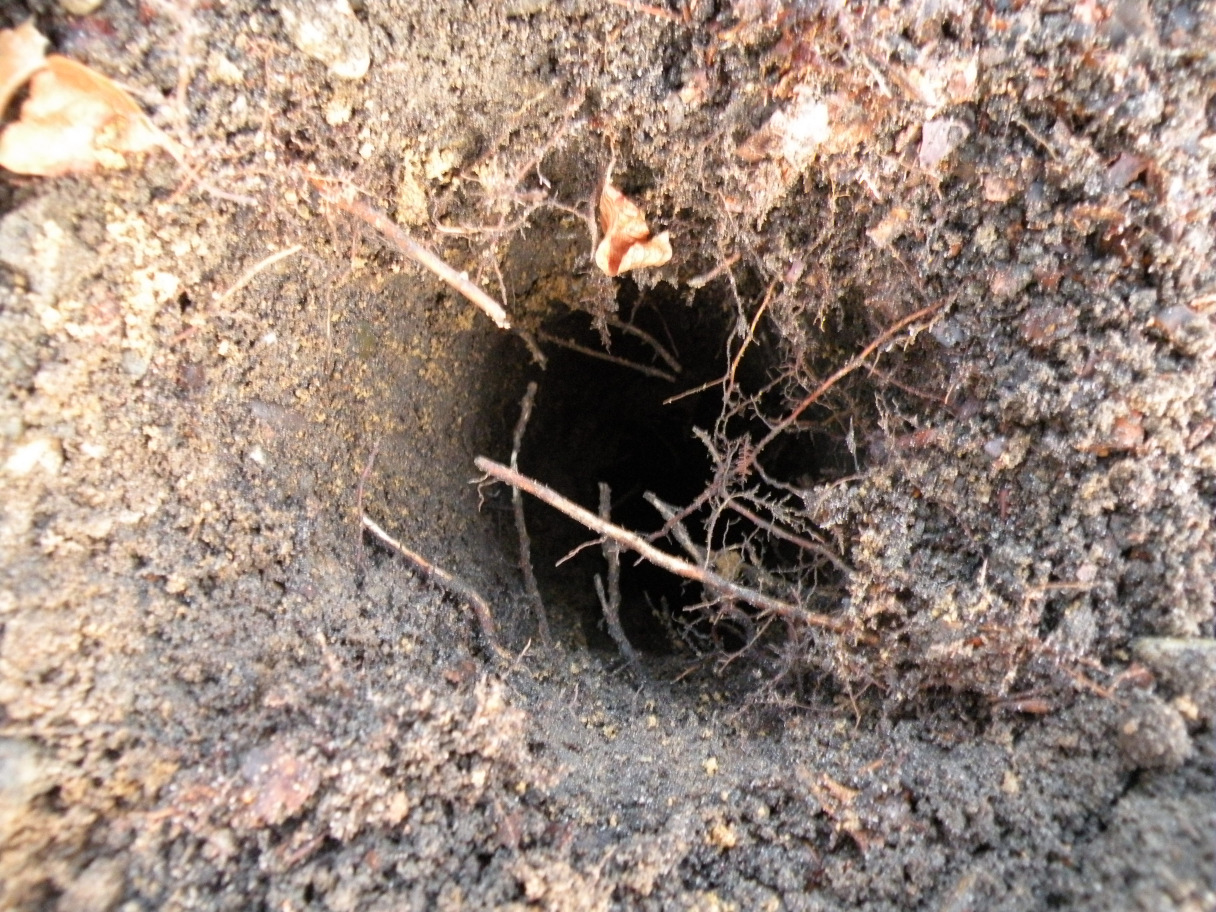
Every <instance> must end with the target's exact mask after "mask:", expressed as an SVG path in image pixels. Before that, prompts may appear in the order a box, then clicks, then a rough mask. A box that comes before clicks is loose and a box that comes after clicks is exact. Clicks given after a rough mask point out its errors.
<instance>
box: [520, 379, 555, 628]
mask: <svg viewBox="0 0 1216 912" xmlns="http://www.w3.org/2000/svg"><path fill="white" fill-rule="evenodd" d="M535 400H536V383H535V381H533V382H532V383H529V384H528V390H527V392H525V393H524V398H523V400H522V401H521V402H520V403H519V420H518V421H517V422H516V423H515V436H514V439H513V441H512V448H511V468H513V469H515V470H516V471H518V470H519V449H520V447H521V446H522V445H523V442H524V431H525V430H527V427H528V419H529V418H531V417H532V403H533V402H534V401H535ZM511 506H512V507H514V509H515V531H516V532H517V533H518V534H519V570H520V572H521V573H522V574H523V576H524V590H525V591H526V592H527V593H528V600H529V601H530V602H531V603H532V608H533V610H535V612H536V624H537V626H538V627H539V629H540V638H541V641H542V642H543V643H544V644H545V645H546V646H552V645H553V636H552V635H551V634H550V632H549V615H548V614H547V613H546V612H545V603H544V600H543V599H542V598H541V596H540V586H538V585H537V583H536V574H535V573H534V572H533V570H532V540H531V539H530V538H529V537H528V526H527V524H526V523H525V522H524V496H523V494H521V493H520V491H519V488H512V489H511Z"/></svg>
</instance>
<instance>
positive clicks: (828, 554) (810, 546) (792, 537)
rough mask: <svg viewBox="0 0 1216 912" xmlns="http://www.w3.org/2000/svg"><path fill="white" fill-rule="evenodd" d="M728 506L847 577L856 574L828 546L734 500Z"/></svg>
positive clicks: (727, 503)
mask: <svg viewBox="0 0 1216 912" xmlns="http://www.w3.org/2000/svg"><path fill="white" fill-rule="evenodd" d="M726 506H728V507H730V508H731V509H732V510H734V511H735V512H736V513H738V514H739V515H740V516H742V517H743V518H744V519H747V520H751V521H752V522H754V523H755V524H756V525H757V526H759V527H760V528H761V529H764V530H765V531H766V532H769V533H770V534H772V535H775V536H777V538H784V539H785V540H786V541H787V542H790V543H791V544H795V545H797V546H798V547H799V548H801V549H802V550H803V551H810V552H811V553H812V554H818V555H819V556H820V557H823V558H826V559H827V560H828V562H829V563H831V564H832V566H833V567H835V568H836V569H837V570H839V571H840V572H841V573H843V574H844V575H845V576H852V575H853V574H854V572H856V571H854V570H853V568H852V567H850V566H849V565H848V564H846V563H845V562H844V560H842V559H841V558H840V556H839V555H837V554H836V552H835V551H833V550H832V549H831V548H829V547H827V546H826V545H821V544H819V543H818V542H813V541H811V540H810V539H807V538H803V537H802V536H801V535H796V534H794V533H793V532H790V531H789V530H787V529H783V528H781V527H780V526H778V525H777V524H776V523H772V522H769V521H768V520H767V519H764V518H762V517H761V516H759V515H758V514H756V513H753V512H752V511H751V510H749V509H747V507H744V506H741V505H740V504H737V503H735V501H733V500H728V501H727V502H726Z"/></svg>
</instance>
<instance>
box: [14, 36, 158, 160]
mask: <svg viewBox="0 0 1216 912" xmlns="http://www.w3.org/2000/svg"><path fill="white" fill-rule="evenodd" d="M45 45H46V38H44V37H43V36H42V35H40V34H39V33H38V31H37V30H36V29H35V28H33V26H31V25H30V24H29V23H25V24H24V25H22V26H20V27H19V28H16V29H10V30H7V31H5V32H3V33H0V47H2V48H3V50H4V55H3V60H4V63H3V65H2V66H0V98H3V100H4V102H5V104H7V101H8V98H9V97H10V96H11V94H12V92H13V91H15V90H16V88H17V87H18V86H19V85H20V84H21V83H22V82H24V81H25V79H26V78H29V79H30V92H29V98H28V99H26V102H25V104H23V105H22V106H21V118H20V119H19V120H18V121H17V122H16V123H12V124H9V125H8V126H7V127H5V129H4V132H3V134H0V165H2V166H4V167H5V168H7V169H8V170H10V171H14V172H16V173H17V174H30V175H36V176H39V177H58V176H60V175H63V174H71V173H74V172H81V171H92V170H93V169H94V168H96V167H97V166H99V165H100V166H101V167H103V168H113V169H119V168H125V167H126V164H127V161H126V158H125V157H124V156H125V155H128V154H132V153H136V154H138V153H141V152H149V151H151V150H153V149H157V148H164V147H166V146H168V145H169V140H168V137H166V136H165V135H164V134H163V133H162V132H161V131H160V130H158V129H157V128H156V127H155V126H153V125H152V122H151V121H150V120H149V119H148V117H147V115H145V114H144V112H143V111H142V109H141V108H140V107H139V105H138V104H136V102H135V100H134V99H133V98H131V96H130V95H128V94H127V93H126V92H124V91H123V90H122V89H121V88H119V87H118V86H117V85H116V84H115V83H114V82H112V81H111V80H109V79H107V78H106V77H105V76H102V75H101V74H100V73H97V72H95V71H93V70H91V69H89V68H88V67H86V66H84V64H80V63H77V62H76V61H74V60H69V59H68V58H67V57H61V56H59V55H57V54H52V55H51V56H50V57H46V58H43V57H42V52H43V48H44V47H45ZM31 74H32V76H31Z"/></svg>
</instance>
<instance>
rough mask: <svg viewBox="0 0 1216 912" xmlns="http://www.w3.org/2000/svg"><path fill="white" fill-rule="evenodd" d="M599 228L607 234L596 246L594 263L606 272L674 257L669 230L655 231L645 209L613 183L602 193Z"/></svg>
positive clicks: (615, 273) (641, 265)
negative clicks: (649, 224)
mask: <svg viewBox="0 0 1216 912" xmlns="http://www.w3.org/2000/svg"><path fill="white" fill-rule="evenodd" d="M600 230H601V231H603V232H604V236H603V238H602V239H601V240H600V243H599V246H598V247H596V248H595V265H596V266H598V267H599V268H600V269H601V270H602V271H603V272H604V273H605V274H606V275H609V276H618V275H620V274H621V273H622V272H628V271H629V270H631V269H641V268H643V267H646V266H662V265H663V264H664V263H666V262H668V261H669V260H670V259H671V238H670V236H669V235H668V233H667V232H666V231H664V232H661V233H660V234H656V235H652V234H651V233H650V227H649V226H648V225H647V224H646V217H645V216H644V215H643V214H642V210H641V209H639V208H638V207H637V205H636V204H635V203H634V202H633V201H632V200H631V199H629V197H627V196H625V194H623V193H622V192H621V191H620V190H618V189H617V188H616V187H614V186H612V184H610V183H605V184H604V189H603V191H602V192H601V193H600Z"/></svg>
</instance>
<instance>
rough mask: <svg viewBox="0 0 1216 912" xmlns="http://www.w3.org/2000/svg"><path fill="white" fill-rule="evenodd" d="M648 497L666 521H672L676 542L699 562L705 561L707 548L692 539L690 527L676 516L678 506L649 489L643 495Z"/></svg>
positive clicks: (649, 501) (647, 499)
mask: <svg viewBox="0 0 1216 912" xmlns="http://www.w3.org/2000/svg"><path fill="white" fill-rule="evenodd" d="M642 496H643V497H644V498H646V502H647V503H648V504H650V505H651V506H652V507H654V508H655V509H656V510H658V511H659V515H660V516H662V517H663V521H664V522H669V523H671V534H672V535H674V536H675V539H676V542H677V543H678V544H679V545H680V547H681V548H683V549H684V553H685V554H687V555H688V556H689V557H691V558H692V559H693V560H695V561H696V562H697V563H698V564H702V565H703V564H704V563H705V549H704V548H702V547H700V546H698V545H697V543H696V542H694V541H693V540H692V536H691V535H689V534H688V529H686V528H685V527H684V523H682V522H680V521H679V519H677V518H676V508H675V507H673V506H672V505H671V504H669V503H666V502H664V501H662V500H659V498H658V497H656V496H655V495H654V494H651V493H650V492H649V491H647V492H646V493H645V494H643V495H642Z"/></svg>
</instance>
